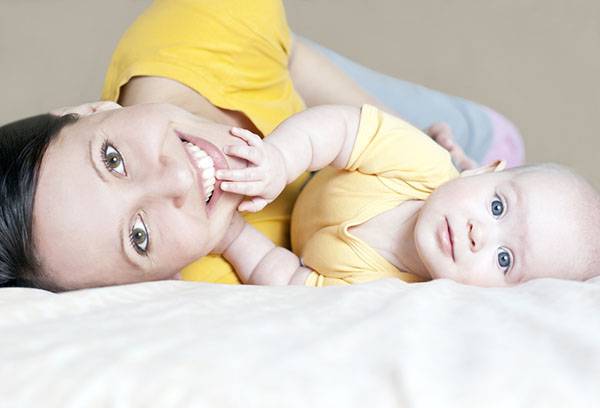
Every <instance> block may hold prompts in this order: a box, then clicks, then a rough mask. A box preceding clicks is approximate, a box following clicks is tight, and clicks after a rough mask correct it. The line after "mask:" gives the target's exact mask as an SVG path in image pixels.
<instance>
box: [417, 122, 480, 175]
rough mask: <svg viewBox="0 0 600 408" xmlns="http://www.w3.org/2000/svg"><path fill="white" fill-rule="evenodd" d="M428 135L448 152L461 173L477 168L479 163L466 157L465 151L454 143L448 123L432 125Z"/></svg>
mask: <svg viewBox="0 0 600 408" xmlns="http://www.w3.org/2000/svg"><path fill="white" fill-rule="evenodd" d="M426 133H427V134H428V135H429V137H431V138H432V139H433V140H434V141H435V142H436V143H437V144H439V145H440V146H442V147H443V148H444V149H446V150H448V152H449V153H450V157H452V161H453V162H454V164H455V165H456V167H458V169H459V170H460V171H463V170H469V169H473V168H475V167H477V166H478V165H477V163H476V162H475V161H474V160H472V159H471V158H470V157H469V156H467V155H466V153H465V152H464V150H463V149H462V148H461V147H460V146H459V145H458V143H456V142H455V141H454V134H453V133H452V129H450V126H449V125H448V124H447V123H444V122H439V123H434V124H433V125H431V126H430V127H429V128H428V129H427V130H426Z"/></svg>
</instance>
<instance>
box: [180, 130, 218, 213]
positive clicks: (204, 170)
mask: <svg viewBox="0 0 600 408" xmlns="http://www.w3.org/2000/svg"><path fill="white" fill-rule="evenodd" d="M176 133H177V135H178V136H179V139H181V141H182V143H183V146H184V150H185V151H186V153H187V155H188V158H189V159H190V162H191V164H192V166H193V167H194V169H195V170H196V174H198V184H199V187H200V193H201V195H202V199H203V200H204V203H205V204H206V212H207V215H208V214H209V213H210V212H211V210H212V208H214V206H215V204H216V202H217V200H218V199H219V197H220V196H221V194H222V192H221V189H220V188H219V184H220V183H221V182H220V181H219V180H217V179H216V178H215V172H216V170H220V169H228V168H229V165H228V164H227V160H226V159H225V155H224V154H223V153H222V152H221V151H220V150H219V148H218V147H216V146H215V145H213V144H212V143H210V142H209V141H207V140H204V139H202V138H199V137H195V136H191V135H188V134H184V133H181V132H179V131H176Z"/></svg>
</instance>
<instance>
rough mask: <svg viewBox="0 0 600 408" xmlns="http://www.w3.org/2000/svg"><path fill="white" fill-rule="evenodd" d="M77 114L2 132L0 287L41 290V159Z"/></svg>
mask: <svg viewBox="0 0 600 408" xmlns="http://www.w3.org/2000/svg"><path fill="white" fill-rule="evenodd" d="M77 119H78V116H77V115H75V114H70V115H65V116H55V115H51V114H44V115H38V116H33V117H30V118H26V119H22V120H19V121H16V122H12V123H9V124H7V125H4V126H2V127H0V287H2V286H4V287H6V286H27V287H40V273H41V272H40V262H39V259H38V257H37V255H36V251H35V245H34V240H33V237H32V228H33V227H32V225H33V202H34V197H35V191H36V188H37V179H38V173H39V169H40V164H41V163H42V158H43V156H44V153H45V152H46V149H47V148H48V146H49V145H50V143H51V142H52V141H53V140H54V139H55V138H56V136H57V135H58V134H59V133H60V131H61V129H63V128H64V127H65V126H67V125H69V124H71V123H74V122H75V121H77Z"/></svg>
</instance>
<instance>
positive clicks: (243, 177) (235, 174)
mask: <svg viewBox="0 0 600 408" xmlns="http://www.w3.org/2000/svg"><path fill="white" fill-rule="evenodd" d="M215 177H216V178H217V179H218V180H225V181H259V180H262V179H263V178H264V174H263V172H262V171H261V170H259V169H258V168H257V167H248V168H245V169H222V170H217V172H216V173H215Z"/></svg>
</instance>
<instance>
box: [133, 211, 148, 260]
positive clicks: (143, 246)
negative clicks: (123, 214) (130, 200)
mask: <svg viewBox="0 0 600 408" xmlns="http://www.w3.org/2000/svg"><path fill="white" fill-rule="evenodd" d="M129 241H130V242H131V246H132V247H133V249H135V251H136V252H137V253H138V254H140V255H146V253H147V252H148V243H149V241H150V238H149V237H148V229H147V228H146V224H144V220H142V217H140V216H139V215H138V216H137V217H136V220H135V223H134V224H133V227H132V228H131V233H130V234H129Z"/></svg>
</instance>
